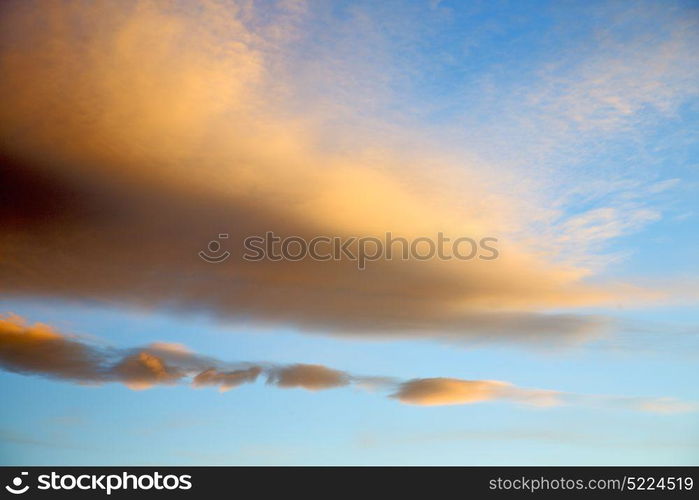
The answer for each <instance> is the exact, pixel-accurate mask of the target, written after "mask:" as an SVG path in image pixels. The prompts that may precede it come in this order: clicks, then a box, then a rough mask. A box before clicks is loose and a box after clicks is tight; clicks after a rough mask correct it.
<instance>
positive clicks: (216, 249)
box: [199, 233, 231, 264]
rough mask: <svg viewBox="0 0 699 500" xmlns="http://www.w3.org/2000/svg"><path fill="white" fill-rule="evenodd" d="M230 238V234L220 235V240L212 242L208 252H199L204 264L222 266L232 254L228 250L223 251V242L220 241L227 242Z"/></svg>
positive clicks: (207, 249)
mask: <svg viewBox="0 0 699 500" xmlns="http://www.w3.org/2000/svg"><path fill="white" fill-rule="evenodd" d="M229 237H230V235H229V234H228V233H219V235H218V238H217V239H215V240H211V241H210V242H209V244H208V245H207V246H206V250H200V251H199V257H200V258H201V260H203V261H204V262H208V263H209V264H220V263H221V262H223V261H225V260H226V259H228V257H230V256H231V253H230V252H229V251H228V250H223V251H222V249H221V242H220V241H219V240H227V239H228V238H229Z"/></svg>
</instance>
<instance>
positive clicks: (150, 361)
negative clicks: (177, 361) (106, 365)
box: [113, 351, 184, 390]
mask: <svg viewBox="0 0 699 500" xmlns="http://www.w3.org/2000/svg"><path fill="white" fill-rule="evenodd" d="M113 373H114V374H115V375H116V377H117V378H118V379H119V380H120V381H121V382H123V383H124V384H125V385H126V386H127V387H129V388H130V389H134V390H141V389H148V388H150V387H152V386H154V385H156V384H174V383H175V382H177V381H178V380H179V379H180V378H182V377H183V376H184V373H182V372H181V371H180V370H179V369H178V368H175V367H171V366H168V365H167V364H166V363H165V362H164V361H163V360H162V359H160V358H159V357H157V356H155V355H153V354H150V353H148V352H145V351H142V352H139V353H137V354H133V355H131V356H127V357H126V358H124V359H122V360H121V361H120V362H119V363H118V364H117V365H116V366H115V367H114V368H113Z"/></svg>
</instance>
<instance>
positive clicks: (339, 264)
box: [0, 0, 661, 378]
mask: <svg viewBox="0 0 699 500" xmlns="http://www.w3.org/2000/svg"><path fill="white" fill-rule="evenodd" d="M2 9H3V15H2V21H0V22H2V26H1V29H0V33H1V35H0V92H1V93H2V94H3V95H4V96H6V105H5V106H3V108H2V110H0V137H1V139H2V140H1V142H0V161H1V162H2V168H3V169H4V171H5V175H6V182H3V184H2V185H1V186H0V195H2V197H3V198H4V199H6V200H9V201H8V202H7V203H3V205H2V206H1V207H0V223H1V224H2V225H3V228H4V230H3V232H2V234H0V253H1V254H2V255H3V259H2V260H1V261H0V294H2V295H4V296H13V297H22V296H35V297H36V296H39V297H60V298H67V299H78V300H80V299H89V300H102V301H108V302H110V303H116V304H119V305H122V306H125V307H131V306H138V307H141V306H147V307H151V306H154V307H167V308H173V309H176V310H179V311H189V310H207V311H211V312H212V313H214V314H216V315H217V316H218V317H220V318H222V319H225V320H227V321H235V320H236V319H238V318H241V317H244V318H246V319H252V320H255V321H257V322H259V323H263V324H264V323H267V324H280V323H281V324H288V325H292V326H294V327H297V328H299V329H300V330H302V331H310V332H317V333H324V334H335V335H336V334H342V335H361V336H364V337H376V336H384V337H390V336H403V337H430V338H435V337H436V338H443V339H448V340H454V341H462V340H472V339H487V340H491V341H508V342H545V343H546V344H547V345H550V344H557V343H570V342H577V341H581V340H586V339H589V338H594V337H595V336H598V335H601V334H603V333H605V332H606V331H608V330H609V328H610V327H611V326H612V325H611V320H610V319H609V318H605V317H603V316H601V315H590V314H575V313H561V312H560V311H561V309H564V308H575V307H578V306H585V307H588V306H596V305H605V304H617V303H618V302H620V301H624V300H641V299H645V300H650V299H657V298H658V296H659V295H661V293H660V292H657V291H653V292H650V291H647V290H640V289H638V288H636V287H632V286H628V285H623V284H619V285H616V284H614V285H611V284H607V285H592V284H589V283H587V282H586V281H585V277H586V276H588V275H589V270H588V269H586V268H585V267H584V266H580V265H577V264H576V263H570V262H561V261H560V259H558V258H557V257H560V255H559V256H551V255H550V252H549V253H545V252H543V253H542V252H541V251H540V250H541V249H539V248H533V247H532V245H531V244H530V243H531V241H535V240H537V234H530V233H529V231H528V230H529V228H530V227H531V221H532V220H542V219H546V217H548V216H550V215H551V213H550V212H551V211H550V210H549V209H548V208H547V207H545V206H542V204H537V203H536V201H535V197H534V196H533V195H529V194H528V195H527V196H521V193H520V192H518V191H514V192H510V193H507V192H502V191H501V190H499V189H497V188H495V187H494V186H495V185H499V184H502V183H500V182H499V181H500V178H499V177H498V179H492V178H489V175H488V172H489V171H490V168H486V167H489V166H484V165H482V164H479V163H478V162H475V161H472V160H468V161H466V160H463V159H461V160H460V161H459V162H458V163H454V162H453V161H452V162H451V163H449V162H446V161H444V162H443V161H442V160H441V159H440V158H441V156H439V155H435V154H433V153H434V152H433V151H431V150H429V148H424V149H423V148H421V147H416V148H415V150H412V151H410V152H409V153H406V152H402V151H401V150H400V149H397V148H394V147H391V145H390V144H388V145H387V144H382V143H381V140H382V139H384V138H385V137H383V136H382V137H380V138H379V139H377V140H372V139H371V137H368V136H367V137H366V142H365V143H364V144H363V145H362V146H353V147H351V148H350V147H348V146H346V145H345V144H343V143H342V141H341V140H340V136H342V135H343V134H342V131H341V130H339V129H335V128H333V127H328V126H326V125H327V123H328V122H329V121H333V120H334V119H336V118H337V117H336V116H334V113H335V111H336V108H334V107H332V106H329V107H328V108H327V109H325V110H319V109H317V108H316V107H313V109H311V107H308V106H306V107H304V106H301V105H300V104H301V103H298V102H295V101H294V99H292V98H291V97H289V96H290V95H294V92H295V91H296V90H297V89H298V86H299V82H298V80H296V79H294V76H293V73H292V72H289V71H288V68H287V67H286V65H285V63H288V62H289V61H288V58H289V57H290V55H289V54H288V53H287V52H285V51H284V50H285V49H284V48H285V47H287V46H288V45H289V44H288V43H287V42H288V41H289V40H296V39H297V37H299V36H301V35H300V32H301V31H302V30H299V29H298V25H299V23H300V22H301V20H302V19H303V16H304V15H306V14H304V13H305V12H306V11H305V10H304V9H291V8H289V7H288V6H284V5H280V6H277V7H275V8H272V9H270V10H269V11H266V12H265V15H261V14H260V12H258V11H256V10H255V8H254V6H250V5H248V4H247V3H246V2H240V3H239V2H226V3H225V4H220V3H218V2H204V3H202V5H201V7H197V8H194V7H192V6H188V5H184V4H183V5H180V6H178V7H177V8H174V7H172V6H171V5H170V3H169V2H159V1H155V0H153V1H140V2H137V1H126V2H109V1H97V2H83V1H61V2H58V1H57V2H51V3H49V4H46V3H44V2H33V1H28V2H17V1H10V2H4V3H3V6H2ZM328 57H329V56H328ZM285 68H286V70H285ZM344 69H345V70H346V73H348V74H351V73H352V71H351V70H352V68H344ZM313 74H315V73H313ZM338 74H344V73H343V72H340V73H336V74H335V77H337V76H338ZM304 75H305V76H309V75H310V73H309V74H306V73H304ZM316 77H317V78H318V79H320V80H318V81H316V83H318V84H319V85H324V84H326V83H327V82H326V81H325V80H324V78H326V77H327V78H329V76H327V75H325V76H323V75H316ZM339 88H343V87H342V86H341V85H340V86H339ZM299 107H300V108H301V109H304V112H303V113H299V112H298V108H299ZM295 110H296V111H295ZM357 134H358V135H357V137H360V136H361V137H362V140H364V138H365V136H364V135H362V134H360V133H359V132H357ZM333 145H335V146H333ZM435 158H437V160H435ZM499 173H500V172H499V171H498V174H499ZM516 177H517V182H519V180H520V179H521V176H516ZM494 181H497V182H494ZM517 185H519V184H517ZM531 191H532V193H533V192H535V190H533V189H532V190H531ZM603 219H604V218H603ZM647 219H652V217H648V218H647ZM644 220H646V219H644ZM608 222H609V221H608V220H606V219H604V220H602V221H601V224H608ZM597 225H599V223H598V222H596V221H594V220H593V221H590V224H588V225H586V226H585V229H586V231H589V232H590V233H591V234H595V235H599V234H600V232H599V231H597V230H596V229H595V228H594V227H590V226H595V227H596V226H597ZM436 229H438V230H443V231H445V232H446V233H447V234H449V235H451V236H452V237H459V236H464V235H465V236H476V237H481V236H486V235H487V236H496V237H501V242H500V244H501V252H500V254H501V258H499V259H498V260H497V261H491V262H484V261H478V260H475V261H471V262H467V263H463V262H461V261H449V262H440V261H429V262H422V261H419V262H418V261H414V260H410V261H396V260H394V261H382V262H375V263H372V265H371V266H370V268H369V269H367V270H366V271H363V272H361V273H360V272H358V271H357V270H356V268H355V266H354V263H353V262H347V261H327V262H317V261H313V260H303V261H300V262H288V261H281V262H254V263H250V262H244V261H243V260H242V259H241V253H242V241H243V239H244V238H245V237H247V236H250V235H256V234H263V233H264V232H266V231H274V232H275V233H276V234H279V235H281V236H291V235H295V236H301V237H304V238H305V239H307V240H310V239H311V238H313V237H315V236H318V235H329V234H330V235H338V236H357V235H358V236H376V235H378V234H383V233H384V232H385V231H392V232H393V233H394V234H396V235H400V236H403V237H406V238H413V237H416V236H431V235H434V234H436ZM569 230H570V227H564V228H563V229H562V231H563V233H565V231H569ZM222 232H227V233H229V234H230V239H229V240H228V241H229V242H230V245H231V247H230V248H227V250H229V251H231V253H232V256H231V259H230V260H229V261H228V262H227V263H223V264H221V265H218V266H215V265H210V264H207V263H204V262H202V261H201V260H200V259H198V257H197V253H198V252H199V250H201V249H203V248H205V247H206V244H207V243H208V242H209V241H210V240H211V239H212V238H214V237H215V236H216V235H217V234H219V233H222ZM569 232H570V231H569ZM513 234H527V238H521V239H517V238H513V237H509V235H513ZM609 234H612V235H615V234H617V233H616V232H611V233H609ZM502 235H507V236H508V237H507V238H503V237H502ZM568 236H569V234H561V235H559V237H560V238H564V239H565V238H566V237H568ZM554 247H555V245H552V246H551V248H554ZM551 248H549V250H550V249H551ZM228 263H231V265H228ZM233 263H234V264H233ZM554 311H555V312H554ZM133 363H135V364H136V365H138V366H142V367H143V366H148V362H145V361H144V360H141V361H138V360H136V361H134V362H133ZM151 368H152V367H151ZM143 370H146V371H147V370H148V368H143ZM156 371H157V370H156ZM166 378H167V376H166Z"/></svg>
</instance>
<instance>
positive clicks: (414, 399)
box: [392, 377, 510, 406]
mask: <svg viewBox="0 0 699 500" xmlns="http://www.w3.org/2000/svg"><path fill="white" fill-rule="evenodd" d="M509 387H510V384H508V383H506V382H500V381H497V380H460V379H456V378H444V377H438V378H417V379H412V380H408V381H407V382H403V383H402V384H401V385H400V387H399V389H398V392H396V393H395V394H393V395H392V397H394V398H396V399H397V400H399V401H400V402H401V403H407V404H412V405H421V406H441V405H462V404H470V403H480V402H482V401H489V400H492V399H498V398H501V397H503V396H504V395H505V393H506V390H507V389H508V388H509Z"/></svg>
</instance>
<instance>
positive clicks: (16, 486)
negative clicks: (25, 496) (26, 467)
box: [5, 472, 29, 495]
mask: <svg viewBox="0 0 699 500" xmlns="http://www.w3.org/2000/svg"><path fill="white" fill-rule="evenodd" d="M28 474H29V473H28V472H21V473H20V475H19V476H17V477H15V478H13V479H12V485H9V484H8V485H7V486H5V489H6V490H7V491H9V492H10V493H12V494H13V495H21V494H22V493H26V492H27V490H28V489H29V485H28V484H27V485H26V486H24V488H21V486H22V479H23V477H22V476H26V475H28Z"/></svg>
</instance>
